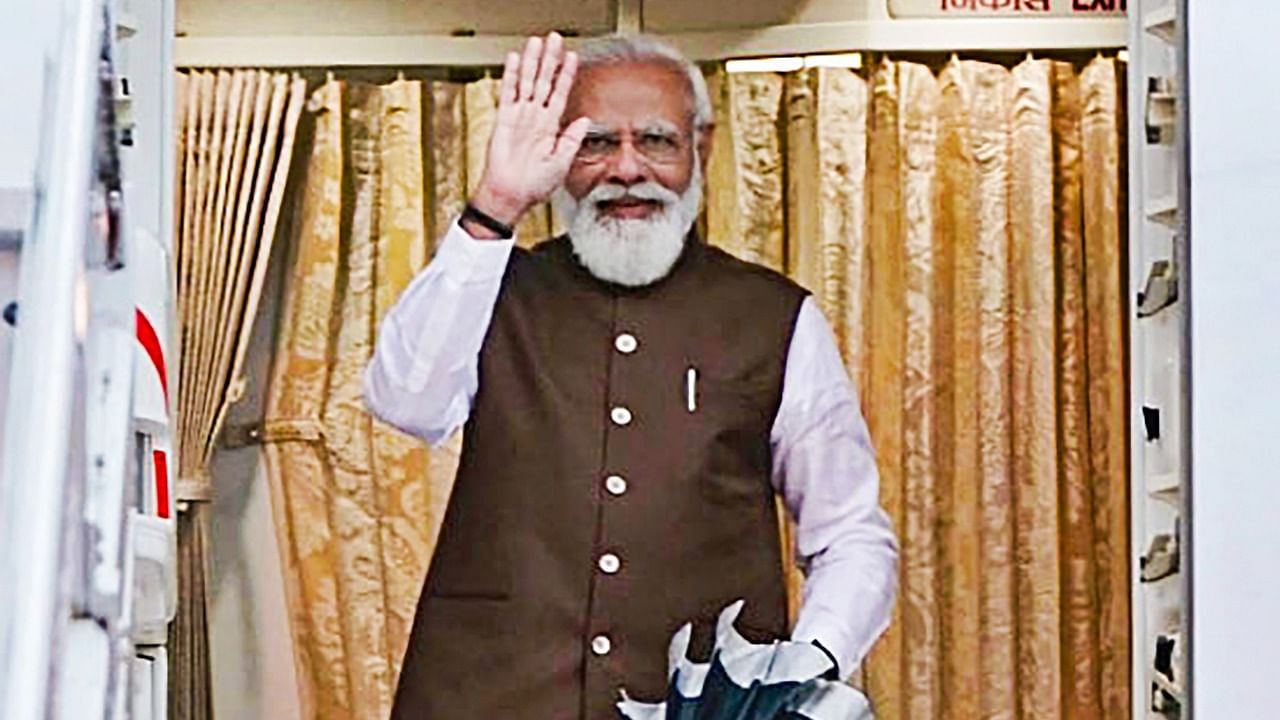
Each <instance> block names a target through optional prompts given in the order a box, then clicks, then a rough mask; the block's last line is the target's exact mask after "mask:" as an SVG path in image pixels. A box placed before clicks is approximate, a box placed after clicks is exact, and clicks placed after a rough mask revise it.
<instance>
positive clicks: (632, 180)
mask: <svg viewBox="0 0 1280 720" xmlns="http://www.w3.org/2000/svg"><path fill="white" fill-rule="evenodd" d="M648 179H649V165H648V163H646V162H645V161H644V158H643V157H641V155H640V153H638V152H636V146H635V145H633V144H632V143H631V142H630V141H629V140H623V141H622V142H621V143H620V144H619V145H618V150H617V152H615V153H614V154H613V157H612V158H611V159H610V163H609V181H610V182H613V183H617V184H619V185H626V186H631V185H638V184H640V183H642V182H645V181H646V180H648Z"/></svg>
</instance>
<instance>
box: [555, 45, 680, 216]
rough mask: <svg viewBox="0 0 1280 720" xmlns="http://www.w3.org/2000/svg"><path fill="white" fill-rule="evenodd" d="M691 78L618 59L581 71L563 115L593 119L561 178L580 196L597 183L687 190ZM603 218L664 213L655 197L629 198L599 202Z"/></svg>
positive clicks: (675, 70) (676, 191) (673, 69)
mask: <svg viewBox="0 0 1280 720" xmlns="http://www.w3.org/2000/svg"><path fill="white" fill-rule="evenodd" d="M693 110H694V108H693V105H692V102H691V100H690V97H689V81H688V78H687V76H685V75H684V73H683V72H682V71H681V70H680V69H678V68H676V67H674V66H672V65H667V64H664V63H657V62H651V63H615V64H604V65H597V66H592V67H589V68H584V69H583V71H582V72H580V73H579V74H578V77H577V79H576V80H575V82H574V85H573V91H572V93H571V94H570V96H569V102H568V107H567V109H566V111H565V114H564V117H565V118H566V119H568V120H572V119H574V118H579V117H583V116H586V117H589V118H591V121H592V124H591V130H590V131H589V132H588V133H587V138H586V140H584V141H583V145H582V149H581V150H580V151H579V153H578V156H577V158H576V159H575V160H574V162H573V166H572V167H571V168H570V170H569V174H568V177H566V178H565V190H567V191H568V193H569V195H571V196H572V197H573V198H574V199H575V200H579V201H581V200H582V199H583V198H586V197H587V196H588V195H589V194H590V193H591V191H592V190H595V189H596V188H597V187H600V186H601V185H614V186H618V187H619V188H631V187H633V186H638V185H641V184H642V183H657V184H658V185H661V186H662V187H664V188H666V189H667V190H669V191H671V192H672V193H674V194H675V195H680V194H683V193H684V192H685V190H687V189H688V187H689V183H690V180H691V179H692V178H693V174H694V173H693V164H694V162H695V152H694V147H693V143H694V141H695V138H694V130H693V116H694V112H693ZM596 206H597V211H598V213H599V216H600V219H602V220H606V219H614V220H644V219H650V218H651V217H652V216H653V215H655V214H657V213H661V212H662V211H663V209H664V208H663V206H662V202H661V201H659V200H657V199H640V198H634V197H629V196H623V197H619V198H617V199H608V200H601V201H598V202H597V203H596Z"/></svg>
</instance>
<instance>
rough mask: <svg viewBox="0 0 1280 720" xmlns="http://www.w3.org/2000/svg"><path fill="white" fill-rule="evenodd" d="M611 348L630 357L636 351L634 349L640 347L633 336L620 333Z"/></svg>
mask: <svg viewBox="0 0 1280 720" xmlns="http://www.w3.org/2000/svg"><path fill="white" fill-rule="evenodd" d="M613 346H614V347H615V348H617V349H618V352H620V353H622V354H624V355H630V354H631V353H633V352H635V351H636V348H638V347H640V343H639V342H638V341H637V340H636V336H635V335H632V334H631V333H622V334H621V335H619V336H618V337H617V338H616V339H615V340H614V341H613Z"/></svg>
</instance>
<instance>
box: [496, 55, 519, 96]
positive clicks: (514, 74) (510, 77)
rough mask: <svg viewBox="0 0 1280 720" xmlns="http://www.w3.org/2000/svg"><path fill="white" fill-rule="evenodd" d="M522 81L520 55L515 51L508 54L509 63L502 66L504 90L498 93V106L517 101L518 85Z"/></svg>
mask: <svg viewBox="0 0 1280 720" xmlns="http://www.w3.org/2000/svg"><path fill="white" fill-rule="evenodd" d="M519 79H520V54H519V53H517V52H516V51H515V50H512V51H511V52H508V53H507V62H506V64H505V65H503V66H502V89H501V90H499V91H498V104H499V105H510V104H511V103H513V102H515V101H516V84H517V83H518V82H519Z"/></svg>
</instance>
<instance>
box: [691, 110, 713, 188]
mask: <svg viewBox="0 0 1280 720" xmlns="http://www.w3.org/2000/svg"><path fill="white" fill-rule="evenodd" d="M715 130H716V126H715V123H707V124H706V125H703V126H702V127H701V128H699V129H698V130H697V131H696V136H695V137H694V142H695V143H696V144H697V146H698V162H699V164H701V165H702V167H701V168H700V169H701V170H702V176H703V177H706V176H707V158H709V157H711V138H712V136H714V135H715Z"/></svg>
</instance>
